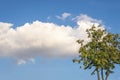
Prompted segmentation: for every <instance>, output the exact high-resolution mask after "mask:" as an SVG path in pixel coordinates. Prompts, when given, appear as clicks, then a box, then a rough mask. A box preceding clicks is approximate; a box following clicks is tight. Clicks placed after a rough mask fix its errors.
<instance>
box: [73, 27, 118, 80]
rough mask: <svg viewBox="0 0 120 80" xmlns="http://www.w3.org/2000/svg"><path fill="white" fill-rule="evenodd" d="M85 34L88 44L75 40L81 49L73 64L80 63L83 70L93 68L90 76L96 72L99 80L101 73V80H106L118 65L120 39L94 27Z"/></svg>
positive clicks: (116, 35)
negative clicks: (88, 39) (88, 40)
mask: <svg viewBox="0 0 120 80" xmlns="http://www.w3.org/2000/svg"><path fill="white" fill-rule="evenodd" d="M86 32H87V34H88V38H90V42H88V43H87V44H84V40H77V43H79V44H80V46H81V47H80V49H79V58H78V59H73V62H78V63H82V64H83V66H84V69H85V70H86V69H91V68H92V67H93V68H95V69H94V70H93V72H92V73H91V74H95V72H97V75H98V80H100V73H99V72H101V77H102V80H104V79H105V80H107V78H108V76H109V74H110V73H113V69H114V68H115V64H120V37H119V35H118V34H112V33H108V32H107V31H106V30H105V29H103V28H101V27H95V26H94V25H93V26H92V28H90V29H87V30H86ZM104 76H105V77H104Z"/></svg>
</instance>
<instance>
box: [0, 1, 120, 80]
mask: <svg viewBox="0 0 120 80" xmlns="http://www.w3.org/2000/svg"><path fill="white" fill-rule="evenodd" d="M119 3H120V1H119V0H114V1H113V0H90V1H88V0H0V80H94V79H95V78H96V75H93V76H91V75H90V72H91V70H86V71H85V70H83V69H80V68H79V64H77V63H73V62H72V59H73V58H75V57H76V56H77V55H78V49H79V45H78V44H77V43H76V40H78V39H83V40H84V41H85V42H87V41H89V40H88V38H87V34H86V32H85V30H86V29H89V28H90V27H91V26H92V25H93V24H94V25H96V26H98V25H99V24H101V25H102V27H105V28H106V29H107V30H108V31H109V32H112V33H118V34H120V32H119V29H120V27H119V26H120V20H119V19H120V16H119V14H120V5H119ZM119 74H120V66H116V68H115V73H114V74H111V75H110V77H109V80H120V76H119Z"/></svg>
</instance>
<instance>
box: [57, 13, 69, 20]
mask: <svg viewBox="0 0 120 80" xmlns="http://www.w3.org/2000/svg"><path fill="white" fill-rule="evenodd" d="M70 16H71V14H70V13H66V12H64V13H63V14H61V16H56V17H57V18H58V19H61V20H65V19H66V18H68V17H70Z"/></svg>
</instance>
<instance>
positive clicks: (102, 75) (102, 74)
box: [101, 68, 104, 80]
mask: <svg viewBox="0 0 120 80" xmlns="http://www.w3.org/2000/svg"><path fill="white" fill-rule="evenodd" d="M101 77H102V80H104V73H103V68H101Z"/></svg>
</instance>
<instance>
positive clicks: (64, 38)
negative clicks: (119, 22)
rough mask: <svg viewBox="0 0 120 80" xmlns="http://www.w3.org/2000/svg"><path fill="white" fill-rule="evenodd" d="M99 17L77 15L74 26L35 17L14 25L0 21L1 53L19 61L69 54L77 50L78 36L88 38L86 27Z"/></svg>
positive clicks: (68, 55)
mask: <svg viewBox="0 0 120 80" xmlns="http://www.w3.org/2000/svg"><path fill="white" fill-rule="evenodd" d="M93 24H95V25H98V24H99V21H98V20H96V19H93V18H91V17H89V16H87V15H80V16H77V28H73V27H71V26H64V25H62V26H60V25H56V24H54V23H46V22H41V21H34V22H33V23H32V24H30V23H26V24H24V25H22V26H19V27H17V28H16V29H14V28H12V27H11V26H12V24H10V23H3V22H0V57H12V58H14V59H16V60H17V61H18V64H25V63H26V61H33V62H34V58H36V57H47V58H49V57H70V56H75V55H76V54H77V51H78V48H79V45H78V44H77V43H76V40H78V39H84V40H85V41H86V42H87V41H88V38H87V34H86V29H88V28H90V27H91V26H92V25H93Z"/></svg>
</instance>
